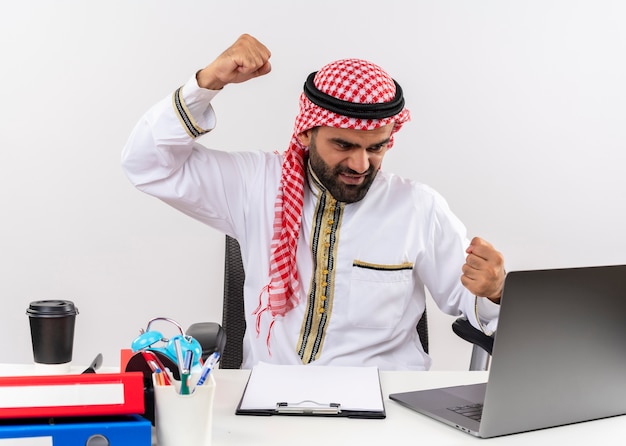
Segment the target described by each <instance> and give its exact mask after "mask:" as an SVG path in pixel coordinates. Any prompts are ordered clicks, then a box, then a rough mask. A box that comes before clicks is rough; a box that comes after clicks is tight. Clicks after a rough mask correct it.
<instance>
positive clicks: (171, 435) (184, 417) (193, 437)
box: [152, 374, 215, 446]
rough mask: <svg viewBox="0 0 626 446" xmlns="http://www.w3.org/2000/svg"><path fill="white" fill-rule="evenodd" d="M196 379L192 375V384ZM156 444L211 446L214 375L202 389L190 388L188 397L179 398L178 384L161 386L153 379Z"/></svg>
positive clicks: (201, 386) (199, 387) (176, 382)
mask: <svg viewBox="0 0 626 446" xmlns="http://www.w3.org/2000/svg"><path fill="white" fill-rule="evenodd" d="M197 380H198V375H196V374H192V375H191V377H190V382H191V383H196V382H197ZM152 382H153V385H154V410H155V423H154V426H155V428H156V440H157V444H158V445H159V446H181V445H193V446H211V439H212V438H211V437H212V430H213V429H212V426H213V397H214V395H215V379H214V378H213V375H212V374H211V375H209V378H208V379H207V380H206V382H205V383H204V384H203V385H200V386H194V385H192V386H191V388H192V391H191V393H190V394H189V395H181V394H180V381H178V380H176V381H174V384H172V385H160V384H158V383H157V381H156V378H155V376H154V375H152Z"/></svg>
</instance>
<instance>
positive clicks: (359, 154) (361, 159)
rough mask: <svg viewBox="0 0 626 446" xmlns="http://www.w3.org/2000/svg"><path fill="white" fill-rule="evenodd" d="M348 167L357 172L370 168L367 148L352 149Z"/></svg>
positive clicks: (363, 171)
mask: <svg viewBox="0 0 626 446" xmlns="http://www.w3.org/2000/svg"><path fill="white" fill-rule="evenodd" d="M348 167H349V168H350V169H352V170H353V171H355V172H356V173H365V172H367V170H368V169H369V168H370V159H369V155H368V153H367V150H352V151H351V153H350V156H349V157H348Z"/></svg>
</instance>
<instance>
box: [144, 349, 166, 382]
mask: <svg viewBox="0 0 626 446" xmlns="http://www.w3.org/2000/svg"><path fill="white" fill-rule="evenodd" d="M141 356H143V359H144V360H145V361H146V364H148V367H150V370H152V371H153V372H156V369H161V371H163V370H165V366H164V365H163V363H162V362H161V360H160V359H159V358H158V356H157V355H155V354H154V352H152V351H149V350H143V351H142V352H141ZM163 384H166V385H169V384H172V380H171V379H170V377H169V375H167V374H164V375H163Z"/></svg>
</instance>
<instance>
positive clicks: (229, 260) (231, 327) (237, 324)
mask: <svg viewBox="0 0 626 446" xmlns="http://www.w3.org/2000/svg"><path fill="white" fill-rule="evenodd" d="M244 278H245V273H244V270H243V261H242V258H241V251H240V248H239V243H238V242H237V240H235V239H234V238H232V237H230V236H228V235H227V236H226V246H225V254H224V310H223V316H222V327H223V329H224V331H225V333H226V343H225V345H224V348H223V353H222V359H221V360H220V367H221V368H223V369H239V368H241V364H242V362H243V335H244V332H245V330H246V321H245V317H244V309H243V282H244ZM190 328H191V327H190ZM416 329H417V332H418V335H419V338H420V341H421V342H422V346H423V348H424V351H425V352H426V353H428V319H427V316H426V312H424V315H423V316H422V318H421V319H420V321H419V322H418V324H417V327H416ZM452 329H453V331H454V332H455V333H456V334H457V335H458V336H460V337H461V338H462V339H464V340H466V341H468V342H470V343H472V344H473V348H472V358H471V360H470V370H487V368H488V365H489V357H490V355H491V350H492V348H493V337H490V336H487V335H486V334H484V333H483V332H481V331H480V330H477V329H476V328H474V327H473V326H472V325H471V324H470V323H469V321H467V319H465V318H459V319H457V320H456V321H455V322H454V323H453V324H452ZM187 333H188V334H190V333H189V331H188V332H187ZM200 343H201V344H202V341H200Z"/></svg>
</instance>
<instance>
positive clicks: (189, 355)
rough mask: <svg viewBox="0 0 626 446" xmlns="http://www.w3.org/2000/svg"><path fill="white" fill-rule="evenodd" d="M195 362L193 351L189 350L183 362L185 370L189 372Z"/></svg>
mask: <svg viewBox="0 0 626 446" xmlns="http://www.w3.org/2000/svg"><path fill="white" fill-rule="evenodd" d="M192 362H193V352H192V351H191V350H187V351H186V352H185V361H184V363H183V372H187V373H189V372H190V371H191V363H192Z"/></svg>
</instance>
